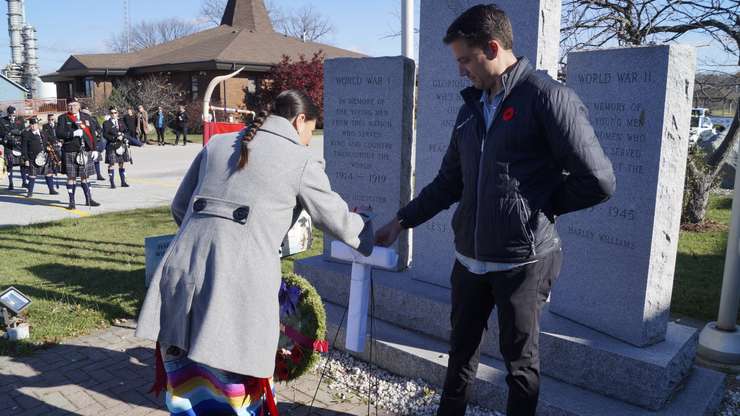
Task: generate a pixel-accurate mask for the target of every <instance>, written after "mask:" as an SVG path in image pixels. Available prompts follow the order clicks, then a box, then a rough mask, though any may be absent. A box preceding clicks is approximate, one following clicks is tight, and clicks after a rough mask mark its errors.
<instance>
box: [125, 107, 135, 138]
mask: <svg viewBox="0 0 740 416" xmlns="http://www.w3.org/2000/svg"><path fill="white" fill-rule="evenodd" d="M123 124H124V125H125V126H126V132H127V134H128V135H129V136H132V137H136V124H137V116H136V114H134V109H133V108H131V107H129V108H128V109H127V110H126V114H125V115H124V116H123Z"/></svg>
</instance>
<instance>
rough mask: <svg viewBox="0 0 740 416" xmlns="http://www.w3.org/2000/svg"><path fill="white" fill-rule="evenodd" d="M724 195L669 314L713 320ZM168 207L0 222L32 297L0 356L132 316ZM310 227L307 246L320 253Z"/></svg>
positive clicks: (18, 276) (690, 254)
mask: <svg viewBox="0 0 740 416" xmlns="http://www.w3.org/2000/svg"><path fill="white" fill-rule="evenodd" d="M730 205H731V200H730V199H729V198H726V197H715V198H713V199H712V202H711V207H710V211H709V219H711V220H713V221H715V222H717V223H719V224H720V225H719V226H718V227H717V228H718V229H717V230H714V231H707V232H703V233H695V232H682V233H681V238H680V241H679V254H678V261H677V265H676V279H675V283H674V288H673V303H672V312H673V313H674V314H677V315H679V316H687V317H691V318H694V319H699V320H713V319H716V314H717V307H718V302H719V293H720V288H721V282H722V268H723V261H724V260H723V259H724V254H725V244H726V240H727V224H728V222H729V218H730ZM174 231H175V224H174V223H173V221H172V220H171V217H170V215H169V211H168V209H167V208H157V209H145V210H144V209H142V210H136V211H130V212H124V213H114V214H105V215H100V216H95V217H89V218H84V219H74V220H64V221H60V222H54V223H48V224H40V225H33V226H25V227H8V228H0V259H1V260H0V290H4V289H5V288H6V287H8V286H15V287H17V288H18V289H20V290H21V291H22V292H24V293H25V294H27V295H28V296H30V297H31V298H32V299H33V304H32V305H31V306H30V307H29V318H30V320H31V324H32V329H31V335H32V338H31V340H30V342H22V343H9V342H7V341H4V340H2V339H0V355H20V354H25V353H29V352H32V351H33V350H34V349H36V348H39V347H43V346H44V345H45V344H47V343H52V344H53V343H55V342H57V341H59V340H60V339H63V338H67V337H74V336H79V335H83V334H86V333H89V332H90V331H92V330H94V329H96V328H103V327H107V326H109V325H111V324H112V323H114V322H115V320H116V319H126V318H135V317H136V314H137V311H138V309H139V306H140V303H141V301H142V299H143V296H144V293H145V289H144V248H143V242H144V238H145V237H149V236H155V235H162V234H171V233H173V232H174ZM322 243H323V239H322V236H321V233H320V232H319V231H317V230H316V231H315V234H314V244H313V247H312V249H311V251H309V252H307V253H303V254H301V255H299V256H296V257H295V258H288V259H284V260H283V264H282V269H283V272H290V271H292V270H293V262H294V261H295V259H298V258H304V257H308V256H313V255H316V254H318V253H320V252H321V251H322Z"/></svg>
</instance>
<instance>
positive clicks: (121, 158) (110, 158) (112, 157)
mask: <svg viewBox="0 0 740 416" xmlns="http://www.w3.org/2000/svg"><path fill="white" fill-rule="evenodd" d="M126 162H131V154H130V153H129V151H128V149H126V151H124V152H123V154H122V155H117V154H116V151H115V149H114V148H113V147H108V148H107V149H105V163H106V164H108V165H115V164H119V163H126Z"/></svg>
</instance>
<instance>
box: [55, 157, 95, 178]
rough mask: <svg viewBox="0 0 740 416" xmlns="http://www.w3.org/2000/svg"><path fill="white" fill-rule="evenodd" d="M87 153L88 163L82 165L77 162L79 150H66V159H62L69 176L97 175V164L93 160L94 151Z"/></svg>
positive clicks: (87, 176) (86, 176) (64, 169)
mask: <svg viewBox="0 0 740 416" xmlns="http://www.w3.org/2000/svg"><path fill="white" fill-rule="evenodd" d="M86 153H87V163H86V164H85V166H80V165H78V164H77V162H75V158H76V157H77V152H64V159H63V160H62V171H63V172H64V174H66V175H67V176H69V177H72V178H82V177H85V178H89V177H92V176H95V165H94V164H93V160H92V152H86Z"/></svg>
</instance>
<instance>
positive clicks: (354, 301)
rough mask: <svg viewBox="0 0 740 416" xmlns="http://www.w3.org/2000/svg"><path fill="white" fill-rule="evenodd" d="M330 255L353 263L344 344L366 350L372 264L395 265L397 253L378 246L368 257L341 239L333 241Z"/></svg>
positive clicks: (386, 266) (352, 349)
mask: <svg viewBox="0 0 740 416" xmlns="http://www.w3.org/2000/svg"><path fill="white" fill-rule="evenodd" d="M331 256H332V257H334V258H335V259H339V260H344V261H351V262H352V280H351V284H350V288H349V305H348V310H347V337H346V339H345V347H346V348H347V349H348V350H350V351H355V352H363V351H364V350H365V335H366V330H367V308H368V304H369V302H370V279H371V276H372V268H373V266H374V267H383V268H386V269H390V268H392V267H395V266H396V263H398V253H396V251H395V250H392V249H389V248H386V247H378V246H376V247H375V248H374V249H373V252H372V254H370V255H369V256H367V257H365V256H363V255H362V254H360V253H359V252H358V251H357V250H355V249H353V248H351V247H350V246H348V245H346V244H344V243H342V242H340V241H332V243H331Z"/></svg>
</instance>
